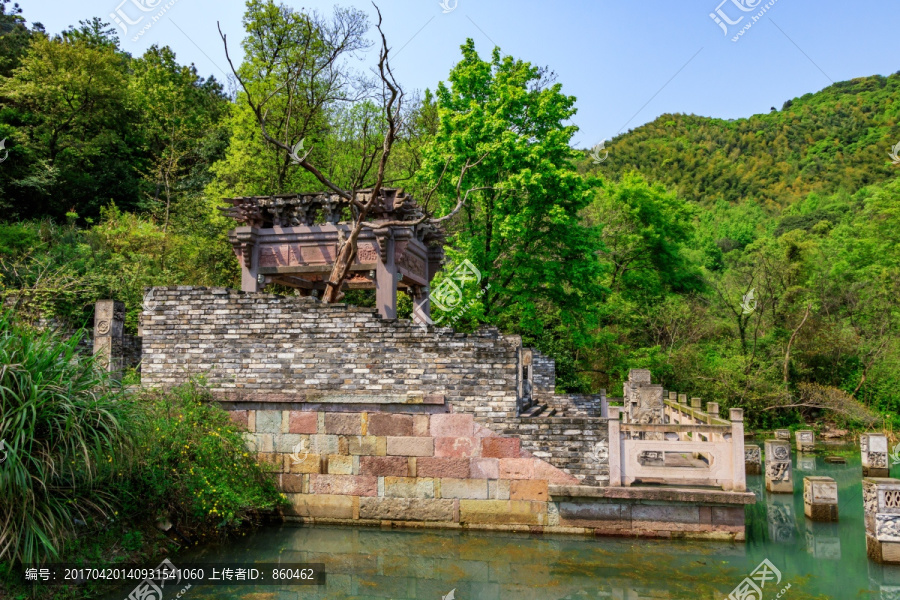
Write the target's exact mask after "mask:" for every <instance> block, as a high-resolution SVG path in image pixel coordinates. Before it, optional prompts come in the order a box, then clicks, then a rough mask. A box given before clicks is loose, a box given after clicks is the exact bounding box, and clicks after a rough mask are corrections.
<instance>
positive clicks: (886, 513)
mask: <svg viewBox="0 0 900 600" xmlns="http://www.w3.org/2000/svg"><path fill="white" fill-rule="evenodd" d="M863 504H864V507H865V516H864V520H865V523H866V554H868V556H869V558H871V559H872V560H874V561H876V562H880V563H888V564H900V480H897V479H888V478H884V477H872V478H867V479H863Z"/></svg>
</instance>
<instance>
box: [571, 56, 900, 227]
mask: <svg viewBox="0 0 900 600" xmlns="http://www.w3.org/2000/svg"><path fill="white" fill-rule="evenodd" d="M898 142H900V72H897V73H894V74H893V75H891V76H889V77H884V76H880V75H875V76H872V77H863V78H858V79H853V80H851V81H844V82H840V83H836V84H834V85H832V86H829V87H827V88H825V89H824V90H822V91H820V92H816V93H810V94H806V95H804V96H802V97H800V98H795V99H793V100H789V101H787V102H785V103H784V106H783V107H782V109H781V110H776V111H773V112H771V113H769V114H760V115H754V116H752V117H749V118H743V119H736V120H723V119H716V118H710V117H699V116H696V115H684V114H664V115H662V116H660V117H659V118H657V119H655V120H654V121H652V122H650V123H647V124H645V125H642V126H641V127H638V128H637V129H634V130H632V131H629V132H628V133H625V134H623V135H620V136H618V137H616V138H615V139H613V140H612V142H608V143H607V144H606V149H607V150H608V151H609V157H608V159H607V160H606V161H604V162H603V163H601V164H599V165H596V164H594V163H593V161H592V160H591V158H590V156H589V152H585V154H584V158H583V159H582V161H581V162H580V163H579V168H580V169H579V170H581V171H589V172H593V173H596V174H599V175H603V176H606V177H610V178H612V179H619V177H621V175H622V174H624V173H626V172H628V171H637V172H639V173H641V174H642V175H644V176H645V177H646V178H648V179H649V180H651V181H655V182H660V183H662V184H664V185H666V186H667V187H669V188H670V189H672V190H676V191H677V192H678V193H679V194H680V195H681V196H682V197H684V198H687V199H690V200H695V201H697V202H699V203H700V204H703V205H707V206H708V205H711V204H712V203H714V202H716V201H717V200H720V199H724V200H726V201H729V202H732V203H741V202H743V201H745V200H748V199H753V200H756V201H758V202H759V203H760V204H762V205H764V206H766V207H768V208H770V209H778V208H783V207H785V206H788V205H790V204H792V203H793V202H795V201H796V200H798V199H800V198H803V197H805V196H807V195H808V194H809V193H810V192H818V193H822V194H832V193H835V192H838V191H840V190H845V191H847V192H850V193H852V192H855V191H856V190H858V189H860V188H862V187H864V186H867V185H871V184H875V183H880V182H883V181H885V180H888V179H891V178H893V177H896V176H897V174H900V166H898V165H894V164H892V161H891V158H890V157H889V156H888V153H889V152H890V150H891V147H892V146H894V145H895V144H897V143H898Z"/></svg>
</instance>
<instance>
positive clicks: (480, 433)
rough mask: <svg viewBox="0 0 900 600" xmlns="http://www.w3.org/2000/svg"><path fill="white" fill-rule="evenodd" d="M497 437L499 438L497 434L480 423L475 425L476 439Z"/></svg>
mask: <svg viewBox="0 0 900 600" xmlns="http://www.w3.org/2000/svg"><path fill="white" fill-rule="evenodd" d="M496 436H497V434H496V433H495V432H494V431H492V430H490V429H488V428H487V427H485V426H484V425H479V424H478V423H475V437H477V438H483V437H496Z"/></svg>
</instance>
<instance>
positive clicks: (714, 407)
mask: <svg viewBox="0 0 900 600" xmlns="http://www.w3.org/2000/svg"><path fill="white" fill-rule="evenodd" d="M706 412H707V414H709V416H710V417H712V418H713V419H718V418H719V403H718V402H707V403H706Z"/></svg>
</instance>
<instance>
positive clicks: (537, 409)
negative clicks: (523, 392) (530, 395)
mask: <svg viewBox="0 0 900 600" xmlns="http://www.w3.org/2000/svg"><path fill="white" fill-rule="evenodd" d="M546 409H547V405H546V404H537V405H535V406H532V407H531V408H529V409H528V410H526V411H525V412H523V413H522V417H524V418H526V419H531V418H534V417H536V416H538V415H540V414H541V413H542V412H544V410H546Z"/></svg>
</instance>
